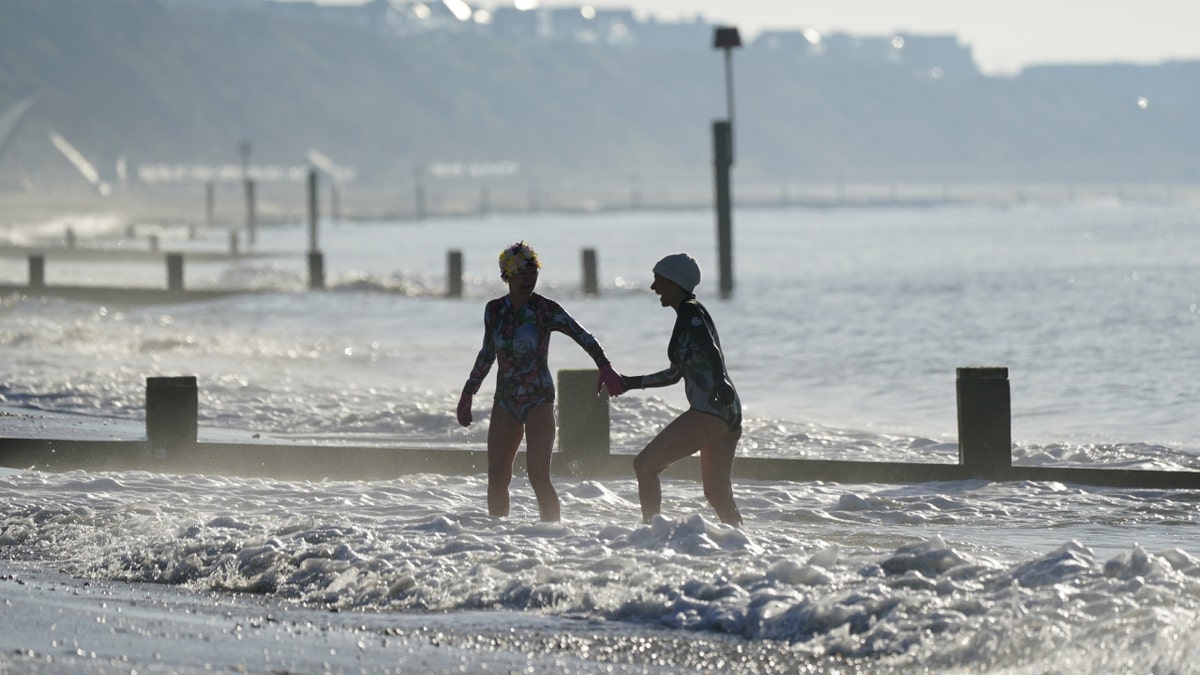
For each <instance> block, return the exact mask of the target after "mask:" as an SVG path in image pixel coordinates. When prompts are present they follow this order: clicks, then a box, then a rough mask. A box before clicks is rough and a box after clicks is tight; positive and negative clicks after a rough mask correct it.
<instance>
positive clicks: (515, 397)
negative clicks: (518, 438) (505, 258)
mask: <svg viewBox="0 0 1200 675" xmlns="http://www.w3.org/2000/svg"><path fill="white" fill-rule="evenodd" d="M554 331H557V332H559V333H563V334H564V335H567V336H569V337H570V338H571V339H572V340H574V341H575V342H577V343H578V344H579V346H580V347H583V349H584V351H586V352H587V353H588V355H589V356H591V357H592V360H593V361H595V362H596V365H597V366H604V365H607V364H608V358H606V357H605V355H604V350H603V349H601V347H600V343H599V342H597V341H596V338H594V337H592V335H591V333H588V332H587V331H586V330H584V329H583V326H580V325H579V323H578V322H576V321H575V319H573V318H571V315H570V314H567V312H566V310H564V309H563V308H562V306H561V305H559V304H558V303H557V302H555V301H553V300H550V299H549V298H546V297H543V296H541V295H538V294H537V293H534V294H533V295H531V296H530V298H529V300H528V301H527V302H526V303H525V305H524V306H522V307H521V308H520V309H513V305H512V301H511V300H510V299H509V297H508V296H507V295H506V296H504V297H501V298H496V299H495V300H492V301H490V302H488V304H487V307H486V308H485V309H484V314H483V347H482V348H481V349H480V350H479V356H478V357H476V359H475V366H474V367H473V368H471V374H470V376H469V377H468V378H467V387H466V388H467V389H468V390H469V391H470V392H471V394H475V393H476V392H478V391H479V387H480V385H482V384H483V378H484V377H486V376H487V374H488V371H489V370H491V367H492V363H493V362H497V367H496V399H495V401H496V405H498V406H500V407H501V408H503V409H504V410H507V411H508V412H509V413H510V414H511V415H512V416H513V417H515V418H516V419H517V420H519V421H522V422H524V421H525V417H526V416H527V415H528V414H529V411H530V410H533V409H534V408H535V407H537V406H538V405H541V404H542V403H546V402H552V401H554V378H553V377H552V376H551V374H550V364H549V362H548V360H549V355H550V333H552V332H554Z"/></svg>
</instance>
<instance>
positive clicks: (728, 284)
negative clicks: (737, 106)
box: [712, 121, 733, 298]
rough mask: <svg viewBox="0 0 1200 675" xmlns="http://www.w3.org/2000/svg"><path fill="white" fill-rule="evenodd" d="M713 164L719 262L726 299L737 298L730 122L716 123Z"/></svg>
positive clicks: (721, 285) (722, 293)
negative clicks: (734, 273)
mask: <svg viewBox="0 0 1200 675" xmlns="http://www.w3.org/2000/svg"><path fill="white" fill-rule="evenodd" d="M712 131H713V163H714V164H715V167H714V168H715V173H716V202H717V203H716V208H717V259H718V262H719V266H718V270H719V274H720V278H719V283H720V291H721V297H722V298H729V297H730V296H731V295H733V195H732V190H731V188H730V184H729V173H730V169H731V168H732V167H733V130H732V127H731V124H730V122H727V121H716V122H713V126H712Z"/></svg>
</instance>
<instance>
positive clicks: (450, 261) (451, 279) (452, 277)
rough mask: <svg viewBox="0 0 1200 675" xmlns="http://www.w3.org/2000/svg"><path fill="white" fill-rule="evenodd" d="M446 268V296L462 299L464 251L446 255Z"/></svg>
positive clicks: (451, 252)
mask: <svg viewBox="0 0 1200 675" xmlns="http://www.w3.org/2000/svg"><path fill="white" fill-rule="evenodd" d="M446 268H447V271H446V282H447V283H446V295H447V296H449V297H451V298H461V297H462V295H463V254H462V251H457V250H455V251H450V253H448V254H447V255H446Z"/></svg>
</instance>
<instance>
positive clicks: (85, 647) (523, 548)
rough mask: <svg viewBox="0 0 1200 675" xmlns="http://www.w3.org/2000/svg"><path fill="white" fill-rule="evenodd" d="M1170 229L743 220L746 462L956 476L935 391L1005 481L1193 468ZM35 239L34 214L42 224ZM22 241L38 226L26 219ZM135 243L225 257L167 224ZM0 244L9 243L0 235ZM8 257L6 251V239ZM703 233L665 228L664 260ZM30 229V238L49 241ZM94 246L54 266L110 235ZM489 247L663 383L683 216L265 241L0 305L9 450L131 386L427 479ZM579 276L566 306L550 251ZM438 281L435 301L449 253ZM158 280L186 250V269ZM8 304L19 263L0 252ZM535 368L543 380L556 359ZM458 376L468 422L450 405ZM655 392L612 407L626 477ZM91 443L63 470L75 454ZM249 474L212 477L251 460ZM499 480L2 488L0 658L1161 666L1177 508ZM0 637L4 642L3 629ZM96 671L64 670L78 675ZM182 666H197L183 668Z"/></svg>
mask: <svg viewBox="0 0 1200 675" xmlns="http://www.w3.org/2000/svg"><path fill="white" fill-rule="evenodd" d="M1194 221H1195V216H1194V213H1193V211H1192V210H1191V209H1190V207H1188V206H1186V205H1169V206H1164V205H1129V204H1119V203H1118V204H1112V203H1106V204H1073V205H1023V206H1021V207H1019V208H1017V207H1011V208H1009V207H1006V208H990V207H986V206H979V205H966V206H961V205H960V206H945V207H931V208H927V209H910V208H883V207H881V208H856V209H778V210H771V209H767V210H752V211H748V212H747V213H746V214H744V215H739V220H738V230H737V239H736V241H737V249H736V250H737V255H738V258H737V260H738V261H739V263H738V266H737V268H736V269H737V275H738V276H737V278H738V286H737V290H736V293H735V296H734V298H733V299H732V300H731V301H728V302H721V301H718V300H716V299H715V298H714V297H712V296H714V295H715V292H714V291H713V289H714V288H715V285H714V284H712V283H711V279H709V280H706V281H704V282H702V284H701V286H700V287H699V288H698V292H699V293H700V295H701V298H702V300H704V301H706V304H707V306H708V307H709V309H710V311H711V312H712V313H713V315H714V318H715V320H716V322H717V323H718V325H720V327H721V338H722V344H723V348H724V349H725V351H726V354H727V358H728V360H729V363H730V374H731V377H732V378H733V380H734V381H735V383H736V384H737V386H738V390H739V393H741V394H742V396H743V399H744V418H745V419H744V426H745V431H746V433H745V436H744V438H743V441H742V443H741V445H740V446H739V453H740V454H741V456H743V457H771V458H806V459H853V460H861V461H908V462H914V463H925V462H929V463H938V462H945V463H948V462H953V461H955V458H956V455H957V444H956V440H957V439H956V438H955V400H954V373H955V369H956V368H957V367H961V366H970V365H995V366H1004V367H1007V368H1008V369H1009V373H1010V377H1011V381H1012V433H1013V448H1012V457H1013V461H1014V463H1016V464H1018V465H1025V466H1059V465H1070V466H1089V467H1114V468H1125V469H1165V470H1178V471H1196V470H1197V469H1200V460H1198V459H1197V458H1198V457H1200V450H1198V449H1200V440H1197V439H1200V434H1198V433H1197V427H1196V425H1195V422H1194V419H1195V416H1194V414H1193V413H1194V406H1195V401H1196V400H1197V399H1198V398H1200V389H1198V387H1200V384H1197V382H1196V379H1195V378H1194V377H1191V376H1190V375H1189V373H1192V372H1195V370H1196V369H1197V368H1200V360H1198V359H1200V357H1197V356H1196V355H1195V353H1194V350H1191V349H1189V348H1188V347H1187V345H1189V344H1193V343H1194V338H1195V332H1196V330H1197V329H1198V327H1200V319H1198V318H1197V317H1198V316H1200V314H1198V312H1197V306H1200V302H1198V301H1197V298H1198V297H1200V277H1197V276H1196V273H1195V268H1196V266H1195V265H1194V261H1193V260H1192V259H1191V257H1192V253H1191V252H1192V251H1195V250H1197V249H1200V240H1198V239H1200V234H1198V231H1197V229H1196V228H1195V227H1194ZM56 226H57V225H56ZM50 231H52V230H47V232H50ZM156 231H157V232H158V233H159V235H160V237H161V238H160V240H159V241H160V244H161V245H162V248H163V250H164V251H165V250H171V249H173V248H175V247H178V248H180V249H183V250H185V251H186V250H199V249H204V248H205V247H208V248H212V247H216V246H221V245H222V242H221V236H220V234H221V233H203V232H202V233H200V236H199V237H198V238H197V239H194V240H193V239H189V238H187V235H186V232H185V231H183V230H179V229H177V228H172V227H170V226H168V225H166V224H164V225H162V226H161V228H160V229H158V230H156ZM13 232H14V228H10V230H9V235H11V236H12V237H16V236H17V235H16V234H14V233H13ZM30 232H34V230H29V231H28V232H25V234H24V235H22V236H26V237H27V238H26V239H24V240H23V241H22V242H12V243H14V244H17V243H20V245H21V246H28V245H31V244H36V242H34V241H33V239H36V238H37V237H40V236H43V235H37V237H35V236H33V235H31V234H29V233H30ZM697 233H699V234H697ZM47 236H48V235H47ZM125 236H126V235H125V233H123V232H122V231H120V230H117V231H113V232H106V233H105V234H103V239H101V238H100V237H101V235H100V234H99V233H94V238H95V239H94V240H91V241H83V240H81V242H80V245H83V246H88V245H93V244H96V245H98V244H99V243H101V242H102V243H104V245H106V246H116V247H125V248H130V247H134V246H139V247H144V246H145V242H144V241H142V240H140V239H138V240H126V239H123V237H125ZM521 239H525V240H527V241H529V242H531V243H532V244H533V245H534V246H535V247H537V248H538V250H539V253H540V254H541V256H542V257H543V262H544V265H545V266H544V268H543V276H542V279H541V281H540V282H539V291H540V292H543V293H544V294H546V295H547V296H550V297H553V298H556V299H558V300H560V301H562V302H563V303H564V305H566V306H567V307H568V309H569V310H570V311H571V313H572V315H573V316H575V318H576V319H578V320H579V321H580V322H581V323H582V324H583V325H584V326H586V327H587V328H588V329H589V330H590V331H591V332H592V333H593V334H595V335H596V337H597V338H598V339H599V340H600V341H601V342H602V344H603V345H604V346H605V349H606V352H607V353H608V355H609V357H610V358H611V359H612V361H613V363H614V364H615V366H616V368H617V369H618V370H619V371H621V372H625V373H641V372H652V371H653V370H655V369H658V368H661V367H663V366H664V365H665V360H666V356H665V351H664V350H665V347H666V340H667V336H668V335H669V330H670V326H671V323H672V321H673V318H674V317H673V316H672V315H671V314H670V312H668V311H666V310H664V309H663V308H661V307H660V306H658V304H657V303H656V302H655V301H654V298H653V296H652V295H651V294H650V293H649V292H648V291H647V286H648V283H649V270H650V267H651V266H652V265H653V262H654V260H656V259H657V258H658V257H660V256H661V255H662V254H665V253H669V252H672V251H675V250H678V249H680V248H687V249H689V250H692V251H693V252H695V253H696V255H697V257H698V258H699V259H700V261H701V265H702V266H704V267H706V268H709V269H711V263H710V258H711V255H710V254H708V253H707V252H708V251H711V246H712V240H711V214H710V213H706V212H670V213H638V212H632V213H619V214H611V213H610V214H549V213H546V214H533V215H528V216H526V215H520V216H517V215H492V216H487V217H483V216H481V217H479V218H464V219H461V220H454V221H436V222H427V223H413V222H404V223H398V222H361V223H349V222H339V223H333V224H330V225H328V226H327V228H326V229H325V230H323V234H322V242H323V249H324V252H325V256H326V261H327V274H328V287H327V288H326V289H325V290H321V291H309V290H306V287H305V284H304V260H303V253H302V251H303V247H304V244H305V234H304V228H303V225H302V224H300V223H292V224H281V225H273V226H271V227H269V228H264V230H263V232H262V233H261V238H260V240H259V243H258V249H257V252H258V254H259V255H255V256H246V257H244V258H240V259H222V258H217V257H209V258H201V259H199V260H192V261H189V262H188V263H187V279H186V281H187V285H188V287H196V288H205V287H224V288H229V287H236V288H250V289H253V291H254V292H252V293H244V294H236V295H231V296H229V297H224V298H219V299H209V300H204V301H200V302H191V303H183V304H171V303H166V304H157V303H149V304H147V303H122V302H120V301H114V302H85V301H79V300H70V299H62V298H56V297H53V296H47V297H43V296H40V295H34V294H24V293H14V294H11V295H9V296H7V297H5V298H4V299H3V305H2V307H0V347H2V348H3V350H4V354H5V357H6V358H5V359H4V360H2V361H0V383H3V384H0V405H2V406H3V407H2V408H0V425H3V427H4V429H5V434H6V435H7V436H10V437H27V436H30V435H32V436H33V437H38V438H70V439H77V440H83V441H85V442H86V440H87V439H102V438H109V437H111V438H126V439H128V438H140V437H142V435H143V434H144V433H145V425H144V416H145V388H144V383H145V382H146V378H148V377H153V376H173V375H194V376H196V378H197V381H198V386H199V397H200V398H199V411H198V413H199V437H200V440H201V441H205V440H211V439H225V440H228V439H233V440H240V441H246V442H251V441H253V442H261V443H272V444H276V445H285V446H286V445H287V444H303V445H306V446H319V447H322V448H325V449H326V452H328V453H329V454H330V455H331V456H332V457H334V458H336V457H337V453H338V452H340V451H341V449H344V448H348V447H361V446H371V447H373V448H388V447H422V448H429V449H434V450H437V449H444V450H445V451H447V452H453V451H454V449H456V448H458V449H461V448H463V447H468V448H474V449H478V448H481V447H482V446H483V444H484V442H485V438H486V430H487V426H488V419H487V410H486V408H484V407H483V406H482V405H481V406H479V407H478V408H477V409H476V411H475V412H476V415H477V418H476V419H477V422H476V424H474V425H473V426H472V427H470V428H467V429H464V428H462V427H459V426H458V424H457V423H456V422H455V419H454V405H455V401H456V400H457V395H458V392H459V391H460V390H461V386H462V382H463V379H464V378H465V377H466V375H467V372H468V369H469V368H470V365H471V362H472V360H473V358H474V355H475V353H476V352H477V350H478V347H479V338H480V333H481V331H482V316H483V305H484V302H485V301H486V300H487V299H489V298H491V297H495V296H498V295H499V294H500V293H501V292H502V289H501V287H500V284H499V280H498V274H497V270H496V268H495V256H496V254H497V252H498V251H499V250H500V249H501V248H503V247H504V246H506V245H508V244H511V243H512V242H513V241H517V240H521ZM43 243H44V244H46V246H47V250H48V251H49V253H48V254H47V260H46V267H47V270H46V272H47V282H48V283H51V284H53V283H59V282H70V283H97V284H99V283H113V284H117V283H119V284H126V285H144V286H161V285H162V284H163V283H164V278H163V277H164V274H163V272H164V270H163V268H162V266H161V264H158V263H148V262H130V261H128V260H124V261H122V262H120V263H119V264H115V263H113V262H111V261H110V262H106V261H105V259H104V257H103V256H102V255H99V256H95V257H94V259H91V260H82V261H81V260H75V261H71V262H70V264H67V263H63V262H61V261H56V259H55V257H54V255H53V250H54V249H53V247H52V246H50V245H49V243H47V241H45V240H43ZM585 247H589V248H595V249H596V250H597V252H598V256H599V269H600V276H601V278H602V280H603V281H602V288H601V291H600V294H599V295H598V296H584V295H582V294H580V293H579V279H580V275H579V269H578V258H579V251H580V249H582V248H585ZM452 249H456V250H461V251H462V252H463V254H464V258H465V261H466V270H465V274H464V282H465V291H464V297H463V298H449V297H446V295H445V293H444V289H445V272H446V270H445V261H446V258H445V256H446V253H447V251H449V250H452ZM185 255H186V253H185ZM0 272H2V274H3V275H4V276H5V278H6V280H9V281H14V280H15V281H20V280H21V279H23V278H24V275H25V274H26V267H25V261H24V260H23V259H20V258H15V259H14V258H7V259H4V260H3V267H0ZM588 365H590V360H589V359H588V357H587V356H586V354H584V353H583V352H582V351H581V350H579V349H577V348H576V347H575V346H574V345H573V344H571V343H569V341H564V342H555V343H554V344H553V347H552V349H551V367H552V368H553V369H555V370H558V369H563V368H573V367H580V366H583V367H587V366H588ZM491 386H492V385H491V381H490V380H489V381H488V382H487V383H486V384H485V388H484V389H483V390H481V392H480V395H479V400H480V401H486V400H487V399H488V398H489V397H490V394H491V391H492V389H491ZM684 405H685V402H684V397H683V392H682V388H674V389H667V390H661V391H658V392H637V393H634V394H631V395H628V396H622V397H620V398H618V399H615V400H613V401H611V402H610V413H611V441H612V449H613V451H614V452H615V453H617V454H624V455H631V454H632V453H633V452H636V451H637V449H638V448H640V447H641V446H642V445H644V444H645V443H646V442H647V441H648V440H649V439H650V438H651V437H653V434H654V433H655V432H656V431H657V430H658V429H660V428H662V426H664V425H665V424H666V423H667V422H669V421H670V420H671V419H673V417H674V416H675V415H677V414H678V413H679V411H680V410H681V409H682V407H683V406H684ZM97 447H98V448H99V447H100V446H99V445H98V446H97ZM249 451H251V450H247V452H249ZM555 484H556V486H557V487H558V490H559V492H560V495H561V497H562V502H563V521H562V522H561V523H551V524H546V523H541V522H538V520H537V516H536V513H537V510H536V506H535V504H534V503H533V495H532V492H531V490H530V489H529V486H528V483H527V481H526V480H525V479H524V478H523V477H521V476H518V478H517V480H516V481H515V482H514V485H513V514H512V517H510V518H508V519H495V518H491V517H489V516H488V515H487V511H486V506H485V494H486V479H485V477H484V476H482V475H476V474H468V475H433V474H427V473H405V474H403V475H377V476H368V477H364V478H363V479H362V480H331V479H329V478H324V479H321V478H319V477H318V478H315V479H313V480H304V481H301V480H284V479H280V478H278V477H270V476H269V474H266V476H265V477H248V476H238V475H236V474H234V473H233V472H223V471H221V470H220V468H219V467H216V468H214V470H212V471H211V472H205V473H204V474H187V475H180V474H168V473H158V472H154V471H150V470H139V471H130V470H119V471H118V470H108V471H106V470H103V469H102V468H101V469H96V470H89V471H65V472H59V473H51V472H40V471H32V470H29V469H28V467H22V466H15V467H9V468H8V469H6V470H4V471H3V473H0V558H2V559H3V560H4V561H5V562H4V563H3V565H4V567H3V571H0V577H2V578H0V592H2V593H3V600H2V602H3V603H4V604H3V611H4V618H3V621H4V625H5V627H6V629H5V630H4V631H3V635H0V664H2V667H3V668H11V669H12V670H14V671H15V672H26V671H33V672H38V671H41V672H61V671H68V672H76V671H83V672H132V671H134V670H136V671H138V672H199V671H202V670H207V669H211V670H234V671H237V670H245V671H249V672H266V671H272V670H276V671H281V672H323V671H330V672H354V671H358V670H361V671H364V672H387V671H389V670H391V671H405V672H410V671H412V670H422V671H426V670H429V671H435V672H438V671H441V672H452V671H453V672H461V671H466V672H480V671H482V670H484V668H485V667H486V668H487V669H489V670H494V671H500V672H509V671H522V670H524V669H527V668H528V669H532V670H533V671H534V672H544V671H549V670H554V671H563V672H607V671H608V670H609V669H613V670H617V671H622V670H624V671H627V672H656V671H659V672H673V671H677V670H680V669H684V668H686V669H689V670H697V671H702V672H705V671H708V672H717V671H720V672H796V671H798V670H799V671H803V670H805V669H809V670H813V671H816V672H827V671H834V670H842V671H847V672H854V671H858V672H912V671H914V670H925V671H930V672H965V671H982V672H1018V673H1019V672H1030V673H1033V672H1047V671H1050V672H1067V671H1069V672H1093V673H1102V672H1103V673H1106V672H1112V671H1115V670H1120V669H1133V670H1139V671H1148V672H1172V673H1174V672H1190V671H1192V670H1194V665H1193V663H1194V662H1195V659H1194V657H1193V655H1194V653H1195V651H1196V649H1197V644H1196V639H1195V635H1197V631H1196V628H1197V617H1198V616H1200V590H1198V589H1200V587H1198V586H1197V585H1196V583H1195V579H1196V578H1197V577H1200V562H1198V560H1197V558H1196V556H1197V550H1196V547H1195V543H1194V542H1195V533H1196V529H1195V528H1196V527H1197V515H1196V513H1197V512H1196V508H1195V506H1196V501H1197V496H1196V494H1195V493H1194V492H1192V491H1188V490H1168V489H1118V488H1101V487H1088V486H1082V485H1074V484H1068V483H1060V482H1053V481H1040V482H1039V481H1023V482H996V483H992V482H986V481H940V482H939V481H923V482H922V481H917V482H914V483H912V484H908V485H881V484H872V483H852V482H847V483H830V482H823V481H815V480H813V481H804V480H798V481H790V482H789V481H775V480H738V481H736V482H735V484H734V491H735V495H736V497H737V499H738V501H739V506H740V507H741V511H742V514H743V516H744V517H745V520H746V524H745V527H744V528H742V529H740V530H735V529H731V528H728V527H725V526H723V525H720V524H719V523H717V522H716V519H715V518H714V516H713V514H712V513H711V512H710V510H709V508H708V507H707V505H706V504H705V503H704V499H703V495H702V493H701V488H700V486H699V485H697V484H695V483H693V482H690V481H687V480H680V479H670V480H668V481H667V483H666V484H665V489H664V496H665V502H664V511H663V517H662V518H659V519H658V520H656V521H654V522H652V523H650V524H643V523H642V522H641V520H640V516H639V510H638V505H637V489H636V483H635V481H634V479H633V475H632V471H630V473H629V475H628V476H618V477H616V478H611V479H609V478H606V479H603V480H596V479H589V478H586V477H579V476H572V475H569V472H565V471H561V472H559V474H557V475H556V478H555ZM9 626H13V628H12V629H11V630H10V629H8V627H9ZM93 654H94V656H93ZM206 666H208V668H206Z"/></svg>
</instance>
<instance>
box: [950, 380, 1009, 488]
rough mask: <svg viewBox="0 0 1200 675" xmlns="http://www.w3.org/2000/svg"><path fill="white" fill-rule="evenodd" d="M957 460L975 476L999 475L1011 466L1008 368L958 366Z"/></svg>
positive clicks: (993, 476) (991, 476)
mask: <svg viewBox="0 0 1200 675" xmlns="http://www.w3.org/2000/svg"><path fill="white" fill-rule="evenodd" d="M955 389H956V395H957V399H958V461H959V463H960V464H961V465H962V466H963V468H964V469H966V471H967V473H968V474H970V475H971V476H972V477H974V478H990V479H996V478H997V477H1000V476H1003V475H1004V474H1005V473H1006V472H1007V471H1008V470H1009V469H1011V468H1012V410H1011V406H1012V403H1011V394H1010V391H1009V386H1008V368H1002V367H970V368H959V369H958V380H957V382H956V385H955Z"/></svg>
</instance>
